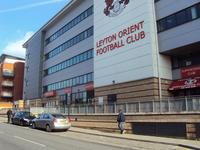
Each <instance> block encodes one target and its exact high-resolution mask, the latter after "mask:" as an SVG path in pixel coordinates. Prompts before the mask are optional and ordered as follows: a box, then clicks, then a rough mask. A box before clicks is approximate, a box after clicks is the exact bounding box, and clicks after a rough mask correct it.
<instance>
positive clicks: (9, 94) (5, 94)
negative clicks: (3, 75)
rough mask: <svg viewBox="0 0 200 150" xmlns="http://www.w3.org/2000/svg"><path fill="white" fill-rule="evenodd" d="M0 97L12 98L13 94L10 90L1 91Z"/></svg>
mask: <svg viewBox="0 0 200 150" xmlns="http://www.w3.org/2000/svg"><path fill="white" fill-rule="evenodd" d="M1 97H7V98H12V97H13V94H12V92H1Z"/></svg>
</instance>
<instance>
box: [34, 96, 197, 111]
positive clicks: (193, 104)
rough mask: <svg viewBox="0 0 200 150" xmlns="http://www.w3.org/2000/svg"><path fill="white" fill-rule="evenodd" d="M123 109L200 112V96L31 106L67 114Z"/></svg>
mask: <svg viewBox="0 0 200 150" xmlns="http://www.w3.org/2000/svg"><path fill="white" fill-rule="evenodd" d="M119 109H121V110H123V112H125V113H127V114H128V113H180V112H186V113H187V112H200V97H189V98H188V97H184V98H179V99H175V100H174V99H168V100H162V101H144V102H141V101H139V102H132V103H121V104H117V103H113V104H109V105H108V104H107V105H105V104H104V105H96V104H87V105H86V104H82V105H75V106H66V107H58V108H38V107H34V108H31V112H33V113H42V112H52V113H65V114H74V115H76V114H115V113H117V112H118V110H119Z"/></svg>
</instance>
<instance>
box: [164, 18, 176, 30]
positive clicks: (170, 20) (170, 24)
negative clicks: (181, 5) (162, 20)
mask: <svg viewBox="0 0 200 150" xmlns="http://www.w3.org/2000/svg"><path fill="white" fill-rule="evenodd" d="M166 25H167V28H168V29H169V28H172V27H174V26H176V16H175V15H172V16H169V17H167V18H166Z"/></svg>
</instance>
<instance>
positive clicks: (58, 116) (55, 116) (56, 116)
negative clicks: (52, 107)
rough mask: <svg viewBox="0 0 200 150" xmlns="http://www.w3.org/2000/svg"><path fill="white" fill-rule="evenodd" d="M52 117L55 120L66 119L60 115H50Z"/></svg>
mask: <svg viewBox="0 0 200 150" xmlns="http://www.w3.org/2000/svg"><path fill="white" fill-rule="evenodd" d="M52 116H53V117H54V118H57V119H65V118H66V117H65V116H63V115H61V114H52Z"/></svg>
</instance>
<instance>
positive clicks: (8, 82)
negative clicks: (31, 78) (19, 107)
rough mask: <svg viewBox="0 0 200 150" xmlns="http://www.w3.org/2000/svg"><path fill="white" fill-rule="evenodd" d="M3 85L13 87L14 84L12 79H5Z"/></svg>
mask: <svg viewBox="0 0 200 150" xmlns="http://www.w3.org/2000/svg"><path fill="white" fill-rule="evenodd" d="M1 85H2V86H4V87H13V86H14V84H13V82H12V81H3V82H2V84H1Z"/></svg>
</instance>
